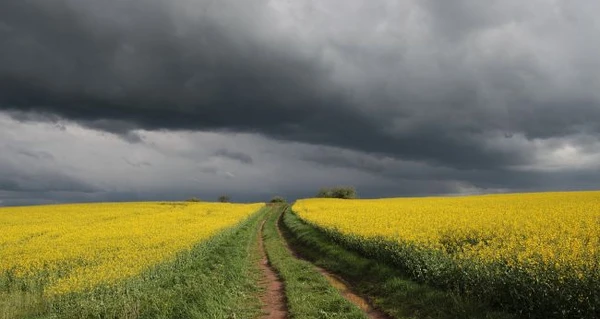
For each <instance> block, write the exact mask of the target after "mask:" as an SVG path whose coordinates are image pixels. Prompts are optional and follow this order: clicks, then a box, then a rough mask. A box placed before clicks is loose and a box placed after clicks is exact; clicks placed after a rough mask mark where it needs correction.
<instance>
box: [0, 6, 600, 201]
mask: <svg viewBox="0 0 600 319" xmlns="http://www.w3.org/2000/svg"><path fill="white" fill-rule="evenodd" d="M598 12H600V2H598V1H590V0H564V1H560V0H530V1H525V2H524V1H520V0H497V1H496V0H456V1H447V0H397V1H391V0H389V1H386V0H381V1H368V0H363V1H359V0H318V1H309V0H294V1H289V0H285V1H284V0H269V1H267V0H244V1H239V0H104V1H97V0H26V1H0V205H28V204H46V203H62V202H89V201H132V200H182V199H186V198H189V197H192V196H195V197H198V198H201V199H205V200H215V199H216V198H217V197H218V196H219V195H222V194H227V195H229V196H230V197H231V199H232V200H233V201H264V200H268V199H269V198H271V197H272V196H274V195H282V196H285V197H287V198H288V199H295V198H302V197H310V196H313V195H314V194H315V193H316V192H317V190H318V189H319V188H321V187H326V186H337V185H349V186H354V187H356V188H357V190H358V193H359V195H360V196H361V197H389V196H427V195H461V194H481V193H498V192H521V191H528V192H529V191H551V190H583V189H600V55H599V54H598V52H600V40H599V39H600V20H598V19H597V13H598Z"/></svg>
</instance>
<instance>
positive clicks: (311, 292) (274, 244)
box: [263, 205, 366, 319]
mask: <svg viewBox="0 0 600 319" xmlns="http://www.w3.org/2000/svg"><path fill="white" fill-rule="evenodd" d="M285 207H286V206H283V205H281V206H274V207H273V208H272V211H271V213H270V215H269V216H268V217H267V222H266V223H265V225H264V229H263V236H264V241H265V242H264V244H265V250H266V252H267V256H268V258H269V262H270V263H271V265H272V266H273V267H274V268H275V270H276V271H277V272H278V273H279V275H280V277H281V278H282V279H283V281H284V287H285V293H286V297H287V303H288V311H289V315H290V317H291V318H298V319H300V318H301V319H304V318H323V319H325V318H357V319H358V318H366V316H365V315H364V314H363V312H362V311H361V310H360V309H359V308H358V307H356V306H354V305H353V304H352V303H350V302H349V301H347V300H346V299H344V298H343V297H342V296H341V295H340V294H339V292H338V291H337V290H336V289H335V288H333V287H332V286H331V285H330V284H329V283H328V282H327V280H326V279H325V277H323V275H321V274H320V273H318V272H317V270H316V269H315V267H314V266H313V265H312V264H311V263H309V262H307V261H304V260H300V259H297V258H295V257H294V256H293V255H292V254H291V253H290V251H289V250H288V248H287V247H286V244H285V242H284V240H283V238H281V236H279V233H278V231H277V224H276V223H277V220H278V218H279V216H280V214H281V212H282V209H284V208H285Z"/></svg>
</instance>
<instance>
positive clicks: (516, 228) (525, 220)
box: [293, 192, 600, 318]
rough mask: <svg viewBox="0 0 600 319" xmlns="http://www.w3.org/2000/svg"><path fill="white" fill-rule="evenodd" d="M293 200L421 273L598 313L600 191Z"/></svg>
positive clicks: (502, 299)
mask: <svg viewBox="0 0 600 319" xmlns="http://www.w3.org/2000/svg"><path fill="white" fill-rule="evenodd" d="M293 210H294V211H295V212H296V213H297V214H298V215H299V216H300V217H301V218H302V219H303V220H305V221H307V222H308V223H310V224H312V225H314V226H317V227H318V228H321V229H322V230H324V231H325V232H327V233H328V234H329V235H331V236H333V237H335V238H336V239H337V240H338V241H341V242H343V243H345V244H346V245H347V246H349V247H351V248H353V249H355V250H358V251H361V252H363V253H364V254H367V255H370V256H372V257H375V258H378V259H382V260H386V261H388V262H390V263H393V264H395V265H397V266H398V267H400V268H401V269H403V270H404V271H405V272H406V273H407V274H408V275H410V276H411V277H413V278H414V279H417V280H419V281H423V282H427V283H430V284H432V285H435V286H439V287H444V288H450V289H455V290H458V291H460V292H462V293H464V294H468V295H474V296H477V297H480V298H483V299H484V300H486V301H488V302H490V303H491V304H494V305H498V306H501V307H505V308H508V309H512V310H515V311H517V313H522V314H523V315H527V316H530V317H545V316H549V317H550V316H551V317H573V318H597V317H599V316H600V192H563V193H531V194H504V195H482V196H467V197H428V198H396V199H378V200H336V199H306V200H300V201H298V202H296V204H294V206H293Z"/></svg>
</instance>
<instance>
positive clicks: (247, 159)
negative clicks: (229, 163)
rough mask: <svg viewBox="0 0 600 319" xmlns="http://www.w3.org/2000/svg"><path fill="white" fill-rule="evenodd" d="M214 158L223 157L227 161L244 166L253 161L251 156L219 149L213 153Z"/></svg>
mask: <svg viewBox="0 0 600 319" xmlns="http://www.w3.org/2000/svg"><path fill="white" fill-rule="evenodd" d="M215 156H220V157H225V158H228V159H232V160H234V161H238V162H241V163H244V164H252V163H254V160H253V159H252V156H250V155H248V154H246V153H244V152H236V151H232V150H228V149H220V150H217V151H216V152H215Z"/></svg>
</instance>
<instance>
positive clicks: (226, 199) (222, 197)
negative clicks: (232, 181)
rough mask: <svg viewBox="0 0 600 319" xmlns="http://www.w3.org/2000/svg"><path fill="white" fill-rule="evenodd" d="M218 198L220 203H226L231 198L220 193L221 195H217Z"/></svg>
mask: <svg viewBox="0 0 600 319" xmlns="http://www.w3.org/2000/svg"><path fill="white" fill-rule="evenodd" d="M218 200H219V202H221V203H228V202H229V201H230V200H231V198H229V196H227V195H221V196H219V199H218Z"/></svg>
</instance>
